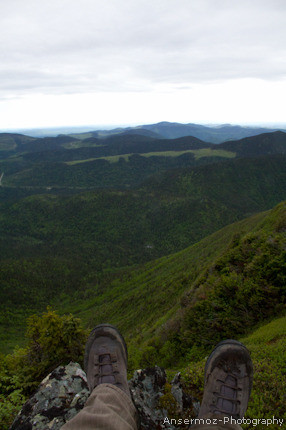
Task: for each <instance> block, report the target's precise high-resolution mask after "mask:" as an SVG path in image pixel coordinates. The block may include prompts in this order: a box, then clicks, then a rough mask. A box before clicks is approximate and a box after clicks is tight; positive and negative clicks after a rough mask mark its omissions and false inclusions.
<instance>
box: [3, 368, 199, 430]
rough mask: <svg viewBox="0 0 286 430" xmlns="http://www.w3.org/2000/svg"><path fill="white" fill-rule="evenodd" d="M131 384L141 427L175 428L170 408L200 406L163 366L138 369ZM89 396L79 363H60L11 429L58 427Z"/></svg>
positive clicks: (183, 411)
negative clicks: (170, 376)
mask: <svg viewBox="0 0 286 430" xmlns="http://www.w3.org/2000/svg"><path fill="white" fill-rule="evenodd" d="M129 386H130V391H131V394H132V397H133V401H134V403H135V405H136V408H137V410H138V413H139V417H140V429H142V430H143V429H144V430H145V429H146V430H147V429H148V430H149V429H150V430H154V429H156V430H160V429H170V430H171V429H175V428H176V427H175V426H172V425H171V424H170V423H168V420H166V418H167V417H168V414H169V413H170V409H171V410H172V413H174V414H175V415H177V416H180V417H184V416H186V414H187V415H190V413H192V414H194V413H195V414H196V412H197V409H198V406H199V405H198V403H196V402H195V400H194V399H192V398H191V397H189V396H188V395H187V394H186V393H185V392H184V391H183V387H182V384H181V378H180V374H179V373H178V374H177V375H176V376H175V378H174V379H173V381H172V382H171V383H170V384H168V383H167V380H166V373H165V371H164V369H162V368H160V367H157V366H156V367H152V368H147V369H144V370H137V371H136V372H135V373H134V376H133V378H132V379H131V380H130V381H129ZM166 387H167V388H166ZM88 396H89V390H88V386H87V381H86V375H85V373H84V371H83V370H82V369H81V367H80V366H79V365H78V364H77V363H70V364H69V365H67V366H60V367H58V368H57V369H55V370H54V371H53V372H52V373H50V374H49V375H48V376H47V377H46V378H45V379H44V380H43V381H42V383H41V384H40V386H39V388H38V390H37V391H36V393H35V394H34V395H33V396H32V397H31V398H30V399H28V400H27V402H26V403H25V404H24V406H23V408H22V410H21V411H20V412H19V414H18V415H17V417H16V418H15V420H14V422H13V424H12V426H11V427H10V430H48V429H49V430H59V429H60V428H61V427H62V426H63V424H64V423H65V422H67V421H68V420H70V419H71V418H72V417H74V416H75V415H76V414H77V413H78V412H79V411H80V410H81V409H82V408H83V406H84V404H85V402H86V400H87V398H88ZM169 421H170V420H169ZM164 422H165V423H164ZM180 428H182V426H180Z"/></svg>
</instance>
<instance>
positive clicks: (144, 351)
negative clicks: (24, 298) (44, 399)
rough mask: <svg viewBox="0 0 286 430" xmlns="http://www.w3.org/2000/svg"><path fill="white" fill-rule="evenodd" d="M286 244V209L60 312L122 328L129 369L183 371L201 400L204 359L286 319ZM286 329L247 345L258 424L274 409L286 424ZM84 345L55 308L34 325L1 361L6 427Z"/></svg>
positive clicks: (133, 273) (132, 274)
mask: <svg viewBox="0 0 286 430" xmlns="http://www.w3.org/2000/svg"><path fill="white" fill-rule="evenodd" d="M285 239H286V202H284V203H281V204H280V205H278V206H277V207H276V208H275V209H274V210H272V211H269V212H264V213H261V214H258V215H256V216H253V217H251V218H249V219H247V220H244V221H240V222H239V223H236V224H233V225H230V226H227V227H225V228H224V229H223V230H221V231H218V232H216V233H214V234H213V235H211V236H209V237H207V238H205V239H203V240H202V241H201V242H199V243H197V244H195V245H193V246H191V247H190V248H187V249H186V250H184V251H181V252H180V253H177V254H174V255H171V256H168V257H163V258H162V259H160V260H157V261H155V262H150V263H148V264H147V265H145V266H142V267H137V268H134V269H131V270H128V271H126V270H125V271H121V272H118V273H117V276H116V278H114V279H113V280H112V279H110V280H109V284H108V285H106V288H104V289H103V290H102V291H99V290H98V289H97V288H96V287H94V286H93V287H91V290H93V291H92V294H90V297H89V298H85V299H84V298H79V299H78V300H77V301H76V302H74V303H73V300H72V297H70V296H65V297H61V298H60V302H61V303H58V307H59V308H60V309H61V312H64V313H67V311H71V310H72V312H73V314H76V315H77V316H80V317H81V319H82V320H83V322H84V325H86V326H87V325H88V326H89V327H92V326H93V325H94V324H96V323H98V322H100V321H106V320H108V321H110V322H111V323H113V324H116V325H117V326H118V327H119V328H120V330H121V331H122V332H123V334H124V336H125V338H126V339H127V342H128V346H129V357H130V360H129V368H130V369H132V368H134V367H138V366H139V365H141V366H148V365H154V364H155V363H156V364H159V365H164V366H167V367H168V368H170V369H172V370H174V369H180V370H182V371H183V376H184V379H185V383H186V386H187V388H188V389H189V391H190V393H192V394H195V395H196V396H197V397H199V398H201V396H202V380H203V365H204V361H198V362H197V360H200V359H201V358H202V357H204V356H205V355H206V354H207V353H209V351H210V350H211V349H212V347H213V346H214V345H215V343H216V342H217V341H219V340H221V339H222V338H225V337H235V338H240V337H241V336H242V335H243V334H245V333H249V332H250V331H252V330H253V327H255V326H256V325H257V323H259V322H260V324H261V323H262V324H265V321H268V320H269V319H273V318H275V317H277V316H279V315H282V314H284V313H285V295H286V290H285V285H286V250H285ZM90 292H91V291H90ZM285 329H286V320H285V317H284V318H280V319H277V321H273V322H272V323H271V324H268V325H266V326H263V327H261V328H260V329H259V330H257V331H255V332H254V334H253V335H252V336H248V337H247V338H245V339H244V340H243V341H244V342H245V343H246V345H247V346H248V347H249V349H250V351H251V352H252V357H253V361H254V365H255V379H254V390H253V394H252V397H251V401H250V407H249V412H248V415H247V416H248V417H251V418H253V419H254V418H257V417H261V416H262V417H272V416H273V408H274V407H275V413H276V415H277V416H279V418H284V419H285V418H286V417H285V409H284V401H283V386H284V384H285V372H284V370H283V369H284V367H282V366H283V363H285V353H286V349H285V348H286V342H285V334H286V332H285ZM47 333H48V335H47ZM85 339H86V332H84V330H83V329H82V328H81V325H80V323H79V320H77V319H75V318H74V317H72V316H63V317H61V318H60V317H58V316H57V315H56V314H55V313H54V312H52V311H51V310H48V312H47V313H45V314H44V315H43V317H42V318H39V317H36V316H34V317H32V318H30V319H29V322H28V332H27V342H28V343H27V346H26V347H25V348H24V349H20V350H16V351H15V352H14V353H13V354H12V355H8V356H6V357H0V381H1V385H0V401H1V402H2V403H3V408H2V410H1V413H0V420H1V419H2V422H3V429H5V428H7V427H5V425H7V423H8V422H9V420H11V419H12V418H13V416H14V415H15V413H16V411H17V409H18V408H19V405H20V404H21V403H22V402H23V399H24V396H25V395H29V393H31V390H32V389H33V388H34V387H35V386H36V385H37V383H38V382H39V381H40V380H41V378H42V377H43V376H45V374H46V373H47V372H48V371H49V370H51V369H52V368H53V367H55V366H56V365H58V364H60V363H64V362H67V361H69V360H70V359H71V358H72V357H76V359H77V360H78V359H80V357H81V353H82V351H83V348H84V342H85ZM1 387H2V388H1ZM162 402H164V399H162ZM162 405H164V403H162ZM0 422H1V421H0ZM247 428H252V427H251V426H248V427H247ZM257 428H258V429H262V428H263V427H261V426H258V427H257ZM273 428H275V427H273Z"/></svg>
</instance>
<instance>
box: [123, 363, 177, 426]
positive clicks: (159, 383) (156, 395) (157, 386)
mask: <svg viewBox="0 0 286 430" xmlns="http://www.w3.org/2000/svg"><path fill="white" fill-rule="evenodd" d="M166 381H167V379H166V373H165V370H164V369H162V368H161V367H158V366H155V367H151V368H147V369H144V370H136V371H135V373H134V376H133V378H132V379H131V380H130V381H129V388H130V391H131V394H132V398H133V402H134V404H135V406H136V408H137V410H138V413H139V417H140V429H142V430H143V429H144V430H145V429H148V430H149V429H150V430H151V429H152V430H153V429H158V430H159V429H165V428H169V429H173V428H174V427H172V426H171V427H170V426H169V427H166V426H164V424H163V423H164V419H165V417H166V416H167V412H166V411H164V410H161V409H159V400H160V397H161V396H162V395H163V391H164V386H165V384H166Z"/></svg>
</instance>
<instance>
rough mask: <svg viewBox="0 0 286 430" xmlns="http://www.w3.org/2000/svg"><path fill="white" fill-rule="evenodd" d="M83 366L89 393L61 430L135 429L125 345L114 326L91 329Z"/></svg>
mask: <svg viewBox="0 0 286 430" xmlns="http://www.w3.org/2000/svg"><path fill="white" fill-rule="evenodd" d="M84 367H85V371H86V374H87V382H88V385H89V389H90V391H91V395H90V397H89V398H88V400H87V402H86V404H85V406H84V408H83V409H82V410H81V411H80V412H79V413H78V414H77V415H76V416H75V417H74V418H73V419H71V420H70V421H69V422H67V423H66V424H65V425H64V426H63V427H62V430H91V429H99V430H101V429H108V430H136V429H137V412H136V408H135V406H134V404H133V402H132V399H131V395H130V391H129V387H128V382H127V348H126V344H125V342H124V339H123V338H122V336H121V335H120V333H119V332H118V330H117V329H116V328H115V327H112V326H110V325H107V324H101V325H99V326H97V327H95V329H94V330H93V331H92V332H91V334H90V336H89V339H88V342H87V345H86V352H85V360H84Z"/></svg>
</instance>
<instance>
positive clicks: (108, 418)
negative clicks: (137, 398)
mask: <svg viewBox="0 0 286 430" xmlns="http://www.w3.org/2000/svg"><path fill="white" fill-rule="evenodd" d="M93 429H96V430H98V429H99V430H103V429H104V430H137V423H136V409H135V406H134V404H133V402H132V400H131V399H130V398H129V397H128V396H127V395H126V394H125V393H124V392H123V391H122V390H121V389H120V388H118V387H116V386H115V385H112V384H100V385H98V386H97V387H96V388H95V389H94V390H93V392H92V393H91V395H90V397H89V398H88V400H87V402H86V404H85V406H84V408H83V409H82V410H81V411H80V412H79V413H78V414H77V415H76V416H75V417H74V418H72V419H71V420H70V421H69V422H67V423H66V424H65V425H64V426H63V427H62V428H61V430H93Z"/></svg>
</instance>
